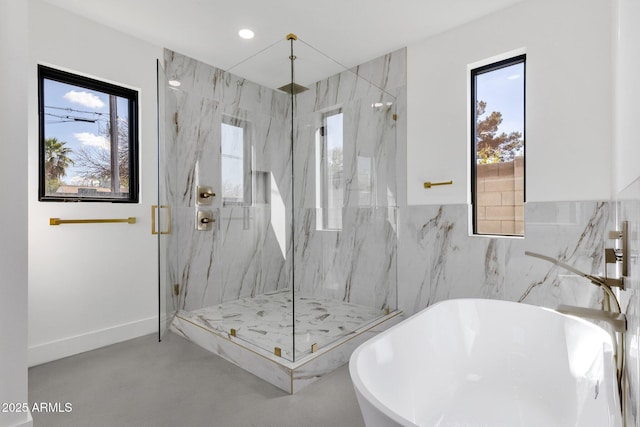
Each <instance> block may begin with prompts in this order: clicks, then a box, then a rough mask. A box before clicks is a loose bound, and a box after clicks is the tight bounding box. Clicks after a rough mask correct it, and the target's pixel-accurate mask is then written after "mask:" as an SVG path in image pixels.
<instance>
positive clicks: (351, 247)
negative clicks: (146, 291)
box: [154, 34, 404, 391]
mask: <svg viewBox="0 0 640 427" xmlns="http://www.w3.org/2000/svg"><path fill="white" fill-rule="evenodd" d="M273 55H276V56H277V57H278V58H282V61H281V63H282V67H281V68H280V69H279V70H280V71H278V70H270V69H267V68H266V67H267V65H265V64H266V62H264V59H265V58H266V57H267V56H271V57H272V56H273ZM321 61H330V62H332V66H333V67H334V68H336V67H337V68H336V69H338V70H339V71H338V72H336V73H335V74H334V75H332V76H331V77H328V78H323V79H321V80H317V81H310V80H305V71H304V70H310V71H311V70H314V69H317V68H319V67H318V64H319V63H320V62H321ZM269 64H271V62H269ZM269 66H271V65H269ZM256 67H264V69H265V73H274V72H275V73H279V75H281V76H282V84H281V85H278V86H277V87H278V88H279V89H278V88H276V86H274V88H271V87H266V86H264V85H260V84H258V83H255V82H252V81H249V80H247V79H245V78H243V77H241V76H242V75H243V74H244V73H243V70H249V69H251V70H255V69H261V68H256ZM158 68H159V71H158V72H159V90H158V99H159V134H160V143H159V170H158V176H159V194H158V205H157V206H156V207H155V208H154V220H155V222H154V232H156V233H157V234H158V237H159V256H160V272H159V276H160V319H161V325H160V334H161V336H162V335H163V334H164V333H165V331H166V330H167V329H168V328H169V327H171V328H172V329H173V330H174V331H175V332H177V333H181V334H183V335H184V336H187V337H189V338H190V339H193V340H194V341H196V342H198V343H199V344H201V345H203V346H205V347H207V348H209V349H211V350H213V351H215V352H216V353H218V354H221V353H224V354H222V355H223V356H225V357H227V358H229V359H231V360H233V361H234V362H235V363H237V364H239V365H240V366H243V363H244V362H242V361H239V360H238V359H243V357H244V356H242V355H237V356H230V355H229V353H234V354H235V353H236V351H238V352H239V353H238V354H240V352H242V351H244V350H246V351H248V353H247V354H251V355H252V356H250V357H254V356H255V355H259V356H260V357H261V358H263V359H269V360H271V361H274V362H275V363H279V364H280V365H282V366H285V367H288V368H292V369H295V368H296V367H298V366H301V364H306V365H309V363H308V362H309V361H311V360H312V359H313V358H314V357H315V356H316V355H320V354H327V353H328V352H329V350H331V349H334V348H338V347H339V346H340V345H341V344H343V343H345V342H347V341H350V340H353V339H354V338H355V337H356V336H358V335H359V334H361V333H367V332H369V333H370V331H371V330H372V328H373V329H375V328H377V327H379V325H380V324H381V323H383V322H384V321H386V320H388V319H390V318H393V317H394V316H395V315H396V314H397V275H396V255H397V233H396V230H397V228H396V222H397V197H398V196H397V174H396V164H397V155H396V151H397V145H396V138H397V136H396V132H397V111H396V109H397V98H398V94H399V91H401V90H404V86H402V85H398V86H397V87H396V86H394V83H392V82H394V81H401V82H404V51H398V52H394V53H393V54H389V55H386V56H384V57H382V58H379V59H377V60H374V61H371V62H370V63H367V64H363V65H361V66H358V67H356V68H352V69H349V70H347V69H344V68H341V67H340V66H339V64H337V62H334V61H332V60H331V59H330V58H329V57H328V56H327V55H324V54H322V53H320V52H319V51H318V50H317V49H315V48H314V47H313V46H311V45H309V44H307V43H306V42H304V41H303V40H299V39H298V38H297V37H296V36H295V35H293V34H290V35H288V36H286V37H283V39H282V40H281V41H279V42H276V43H274V44H272V45H271V46H269V47H268V48H266V49H263V50H262V51H260V52H259V53H257V54H255V55H253V56H251V57H249V58H247V59H246V60H243V61H241V62H240V63H239V64H238V65H237V66H234V67H232V68H231V69H230V70H228V71H223V70H220V69H217V68H215V67H213V66H210V65H207V64H203V63H201V62H198V61H196V60H194V59H191V58H188V57H186V56H183V55H181V54H179V53H176V52H172V51H169V50H166V51H165V58H164V64H161V65H159V67H158ZM309 74H311V72H310V73H309ZM395 75H397V76H400V77H397V76H395ZM400 86H402V88H400ZM186 329H189V330H186ZM195 335H197V336H198V337H199V338H195ZM207 337H211V338H212V339H213V340H217V341H215V342H216V343H215V344H203V343H202V342H199V341H200V340H203V339H208V338H207ZM220 346H223V347H224V349H221V347H220ZM225 346H226V347H225ZM228 346H231V347H228ZM239 349H240V350H239ZM343 359H344V360H343V361H342V363H344V362H346V361H347V359H348V354H346V357H343ZM325 365H326V366H325V367H324V368H323V369H324V370H325V371H326V370H327V368H328V367H329V365H330V364H325ZM243 367H245V366H243ZM249 370H251V369H249ZM254 373H255V372H254ZM313 375H316V374H313ZM293 382H294V379H293V374H292V376H291V384H292V386H291V388H290V391H293V390H294V389H295V388H296V387H294V386H293ZM281 387H282V386H281ZM282 388H285V387H282ZM285 389H286V388H285Z"/></svg>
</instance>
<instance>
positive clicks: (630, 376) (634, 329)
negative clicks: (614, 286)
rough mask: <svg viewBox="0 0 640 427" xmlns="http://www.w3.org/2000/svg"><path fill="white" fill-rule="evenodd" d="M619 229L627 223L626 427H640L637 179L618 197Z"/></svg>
mask: <svg viewBox="0 0 640 427" xmlns="http://www.w3.org/2000/svg"><path fill="white" fill-rule="evenodd" d="M617 200H618V201H617V204H616V206H617V211H618V212H617V217H618V220H619V225H620V224H621V222H622V221H629V253H630V259H629V272H628V273H629V274H628V276H627V279H626V282H625V286H626V289H625V290H624V291H622V292H621V293H620V294H621V300H622V301H621V303H622V306H623V310H624V311H625V313H626V315H627V334H626V336H625V345H626V348H625V350H626V353H625V354H626V361H625V366H626V376H627V388H628V389H627V401H626V404H627V407H626V408H627V411H626V412H627V414H626V418H627V424H626V425H627V426H629V427H631V426H634V427H640V260H639V259H638V254H640V179H638V180H636V181H635V182H633V183H632V184H631V185H629V186H628V187H627V188H626V189H624V190H623V191H621V192H620V194H618V198H617Z"/></svg>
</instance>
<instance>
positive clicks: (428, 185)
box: [424, 181, 453, 188]
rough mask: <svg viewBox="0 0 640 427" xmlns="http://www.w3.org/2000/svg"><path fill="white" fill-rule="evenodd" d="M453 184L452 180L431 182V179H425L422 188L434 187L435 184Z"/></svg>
mask: <svg viewBox="0 0 640 427" xmlns="http://www.w3.org/2000/svg"><path fill="white" fill-rule="evenodd" d="M451 184H453V181H446V182H431V181H427V182H425V183H424V188H431V187H434V186H436V185H451Z"/></svg>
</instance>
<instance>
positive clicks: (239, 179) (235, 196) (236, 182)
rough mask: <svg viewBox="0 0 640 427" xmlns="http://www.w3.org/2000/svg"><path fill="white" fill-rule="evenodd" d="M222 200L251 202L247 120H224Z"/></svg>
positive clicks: (235, 202)
mask: <svg viewBox="0 0 640 427" xmlns="http://www.w3.org/2000/svg"><path fill="white" fill-rule="evenodd" d="M221 134H222V141H221V147H220V151H221V157H222V165H221V171H222V202H223V204H227V205H228V204H242V205H250V204H251V145H250V144H249V141H248V137H249V132H248V124H247V122H245V121H243V120H240V119H236V118H231V117H224V118H223V120H222V129H221Z"/></svg>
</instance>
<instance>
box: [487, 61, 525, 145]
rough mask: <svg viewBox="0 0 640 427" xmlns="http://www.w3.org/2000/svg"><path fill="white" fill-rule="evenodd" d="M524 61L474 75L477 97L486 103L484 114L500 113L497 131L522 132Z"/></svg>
mask: <svg viewBox="0 0 640 427" xmlns="http://www.w3.org/2000/svg"><path fill="white" fill-rule="evenodd" d="M523 89H524V63H519V64H515V65H510V66H508V67H504V68H500V69H498V70H495V71H491V72H487V73H484V74H480V75H478V76H477V77H476V95H477V99H479V100H481V101H485V102H486V103H487V109H486V113H485V114H491V113H492V112H493V111H499V112H501V113H502V119H503V121H502V124H501V125H500V127H499V128H498V132H499V133H500V132H505V133H507V134H508V133H511V132H515V131H518V132H522V133H523V134H524V90H523Z"/></svg>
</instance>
